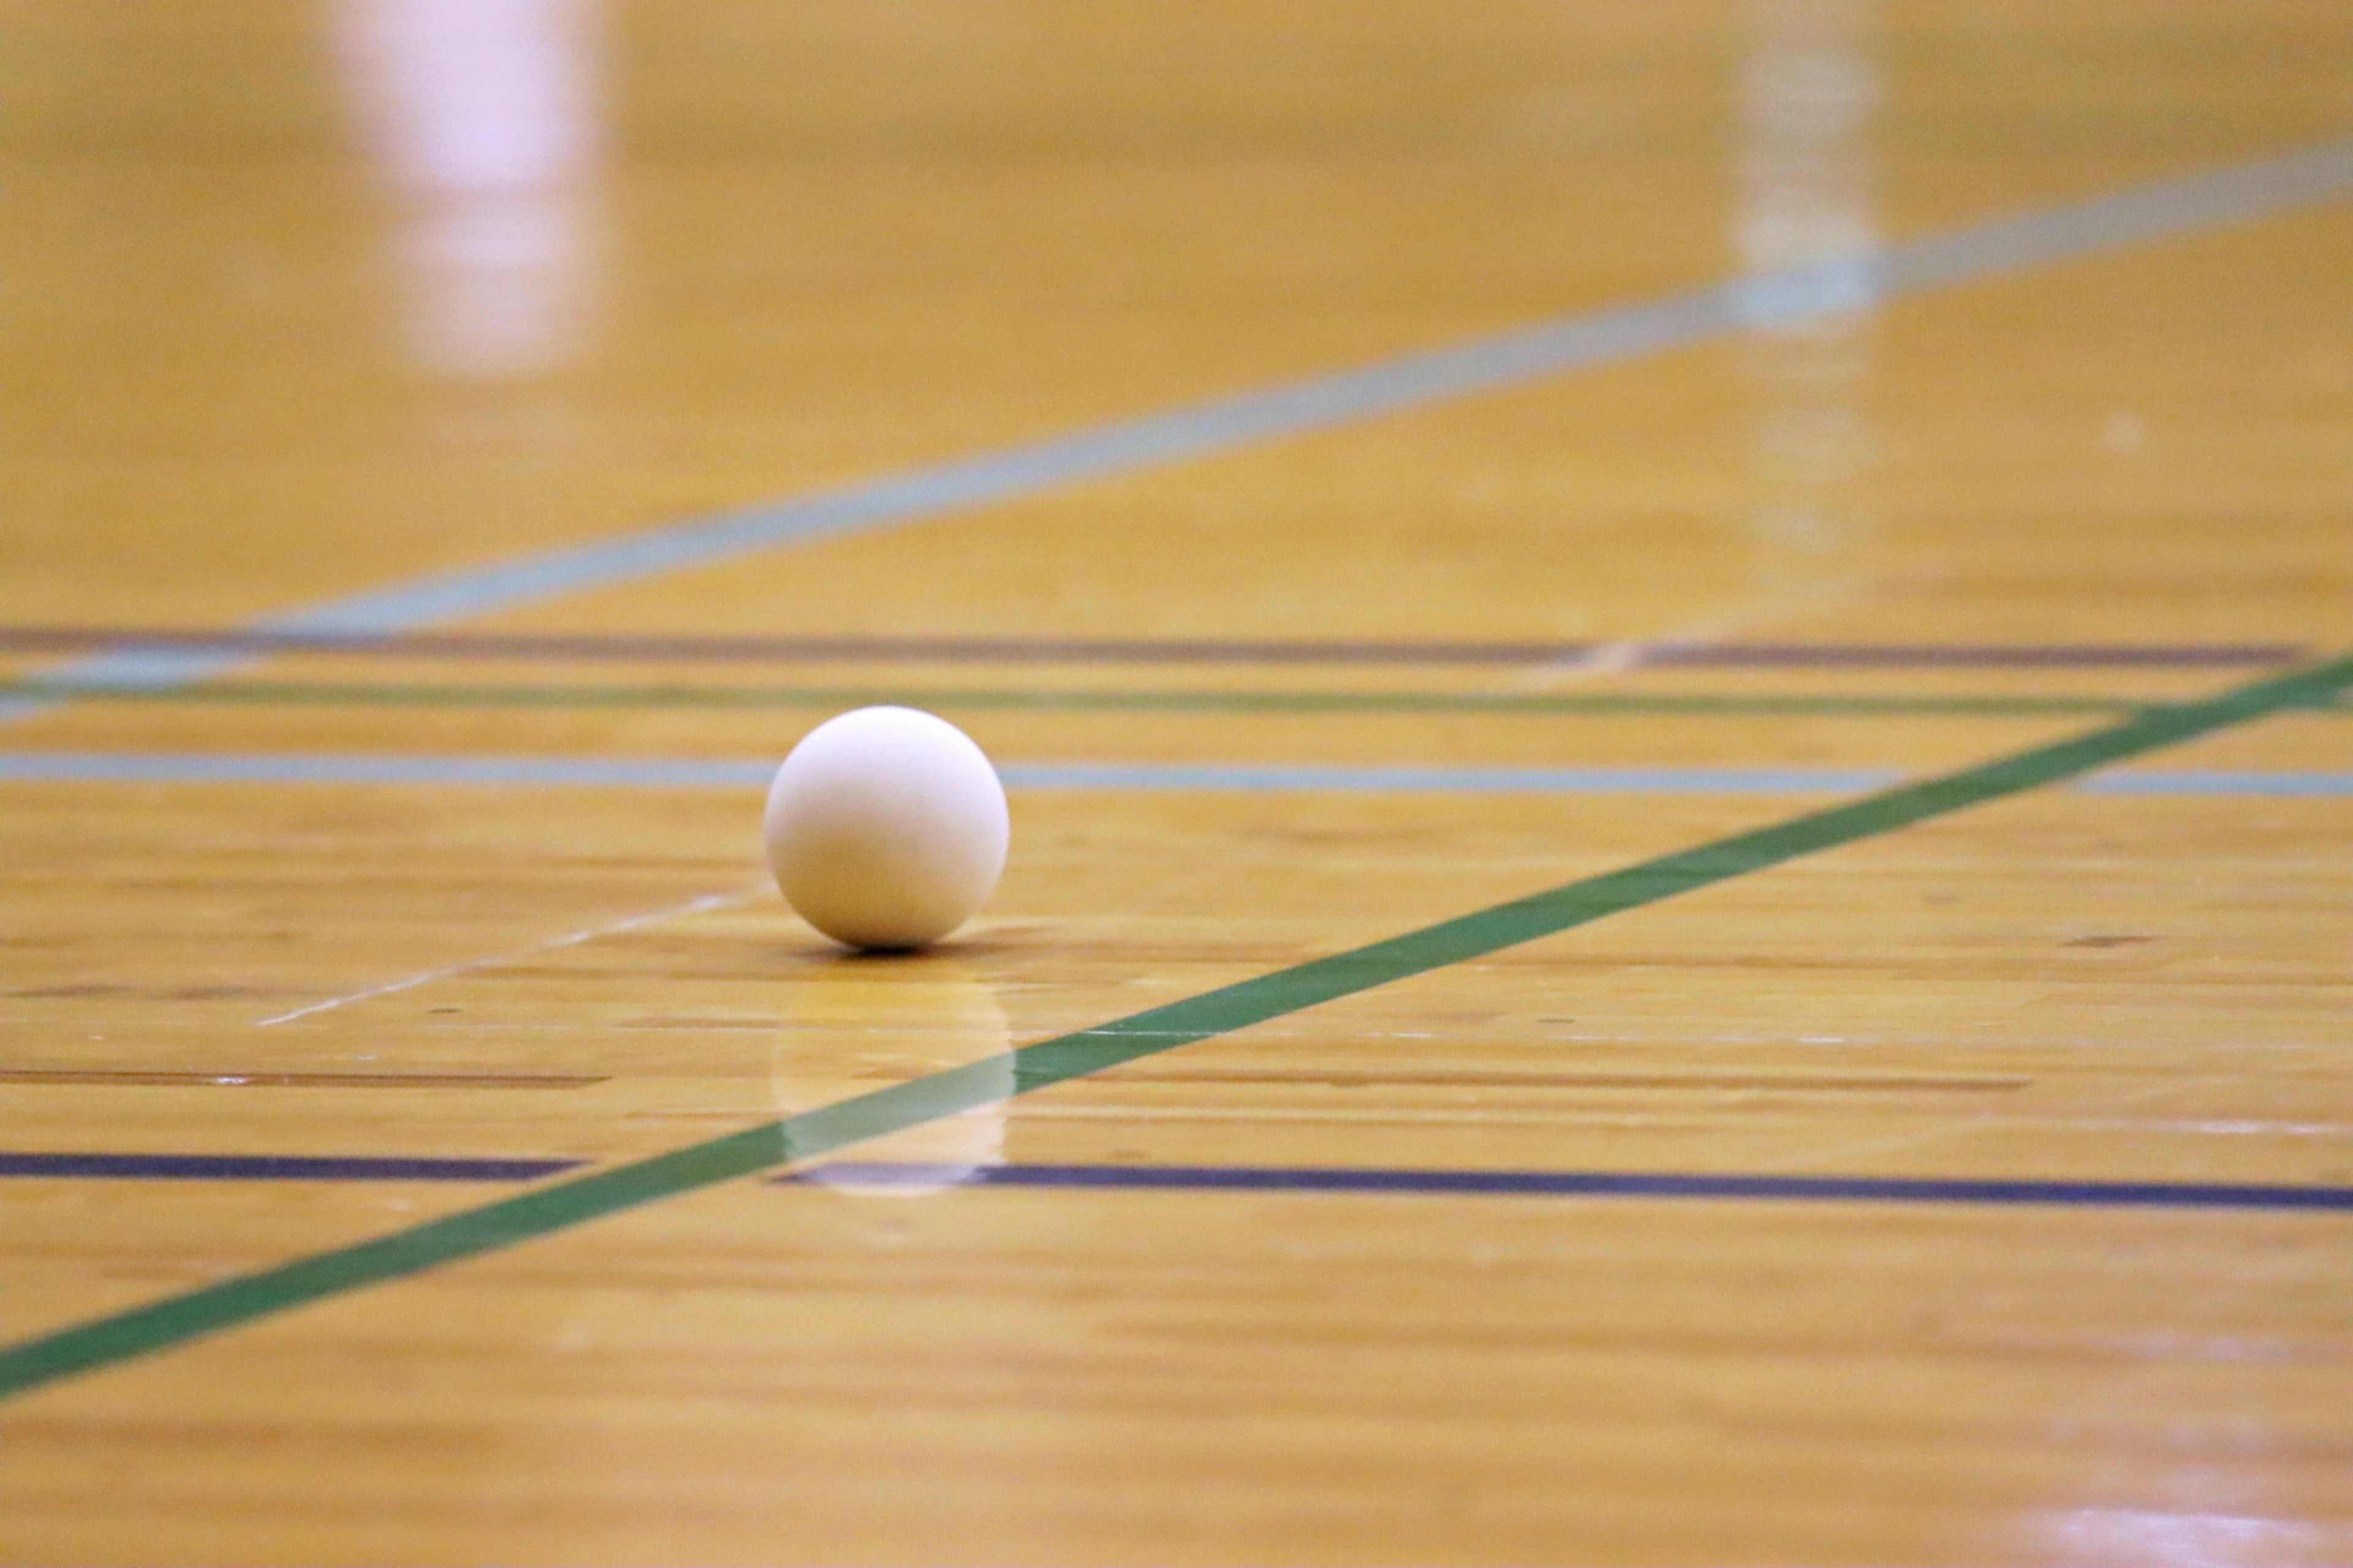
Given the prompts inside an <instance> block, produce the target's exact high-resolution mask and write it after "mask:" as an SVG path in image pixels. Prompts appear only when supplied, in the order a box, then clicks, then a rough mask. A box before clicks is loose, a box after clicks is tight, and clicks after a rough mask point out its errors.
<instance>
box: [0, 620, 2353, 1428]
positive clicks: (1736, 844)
mask: <svg viewBox="0 0 2353 1568" xmlns="http://www.w3.org/2000/svg"><path fill="white" fill-rule="evenodd" d="M2348 686H2353V656H2347V657H2344V658H2337V659H2334V660H2331V661H2329V662H2327V663H2326V664H2321V665H2316V666H2314V667H2312V668H2307V669H2304V670H2300V671H2297V672H2295V673H2292V674H2289V675H2285V676H2280V677H2275V678H2274V679H2268V680H2261V681H2256V682H2254V683H2253V684H2250V685H2247V686H2243V687H2240V688H2238V689H2235V690H2232V691H2229V692H2225V693H2223V694H2222V695H2221V696H2219V697H2214V698H2211V699H2209V700H2205V701H2202V702H2196V703H2185V704H2182V705H2180V706H2178V707H2171V708H2166V709H2161V710H2153V711H2149V712H2144V713H2140V714H2137V715H2135V716H2134V717H2132V718H2130V719H2126V720H2125V721H2122V722H2120V723H2116V724H2112V725H2109V726H2107V727H2106V728H2104V729H2099V730H2094V731H2089V732H2087V733H2085V734H2082V735H2078V736H2074V737H2073V738H2071V739H2068V740H2063V741H2059V742H2053V743H2052V744H2049V745H2042V746H2036V747H2033V748H2031V749H2030V750H2027V751H2023V752H2015V753H2012V754H2011V755H2009V756H2005V757H2000V758H1996V759H1995V760H1993V761H1991V762H1987V763H1978V765H1976V766H1974V767H1968V768H1963V769H1961V770H1960V771H1958V772H1957V773H1947V774H1945V775H1943V776H1941V777H1938V778H1931V779H1926V780H1922V781H1921V782H1919V783H1916V784H1904V785H1901V786H1899V787H1897V788H1894V789H1891V790H1886V791H1883V792H1882V793H1880V794H1878V795H1868V796H1865V797H1863V798H1862V799H1861V800H1857V801H1853V802H1851V803H1849V804H1847V805H1837V806H1832V807H1830V808H1829V809H1827V810H1822V811H1816V812H1810V813H1808V814H1806V815H1805V816H1799V817H1794V818H1791V819H1790V820H1788V821H1787V822H1782V823H1778V824H1776V825H1774V826H1768V827H1762V828H1757V829H1755V830H1753V831H1750V832H1747V833H1740V834H1735V835H1734V836H1733V837H1729V838H1721V839H1718V840H1716V841H1715V842H1714V843H1712V844H1704V845H1700V846H1699V847H1695V848H1691V849H1683V850H1678V851H1675V852H1674V853H1672V854H1668V855H1662V856H1660V857H1658V858H1654V859H1651V860H1646V861H1642V862H1641V863H1639V864H1637V865H1633V866H1629V867H1626V868H1622V869H1620V870H1616V871H1609V872H1605V873H1603V874H1602V875H1600V876H1598V877H1590V878H1587V879H1584V880H1582V881H1577V882H1570V883H1567V885H1565V886H1562V887H1558V888H1554V889H1549V890H1548V891H1546V892H1541V893H1537V894H1535V895H1533V896H1532V897H1529V898H1525V899H1516V900H1512V901H1511V902H1509V903H1503V904H1497V905H1494V906H1493V907H1492V908H1489V909H1484V910H1477V911H1475V912H1473V913H1471V914H1467V915H1461V916H1459V917H1457V918H1455V919H1453V920H1450V921H1440V923H1438V924H1436V925H1432V926H1425V927H1423V928H1422V929H1421V930H1419V931H1409V932H1408V933H1406V934H1405V935H1403V936H1396V937H1391V938H1389V939H1388V940H1387V941H1385V942H1374V943H1372V944H1371V945H1369V946H1366V947H1360V948H1356V949H1354V950H1353V951H1351V952H1339V953H1334V954H1332V955H1330V956H1329V957H1325V958H1318V959H1313V960H1310V961H1309V962H1307V963H1301V964H1296V965H1294V966H1293V967H1292V968H1289V969H1282V970H1277V971H1275V972H1274V973H1271V974H1262V975H1260V976H1258V977H1257V978H1255V979H1252V980H1245V981H1242V982H1240V983H1239V984H1233V985H1228V986H1223V987H1220V988H1219V989H1218V990H1215V991H1209V992H1205V993H1203V994H1200V995H1198V996H1190V997H1187V998H1185V999H1184V1000H1182V1001H1178V1002H1172V1003H1169V1004H1167V1005H1164V1006H1159V1007H1154V1008H1150V1009H1148V1010H1146V1011H1145V1012H1142V1013H1135V1014H1132V1015H1130V1016H1127V1017H1124V1018H1118V1019H1114V1020H1113V1021H1112V1022H1110V1023H1107V1024H1100V1025H1097V1026H1094V1027H1092V1028H1088V1029H1081V1030H1079V1031H1077V1032H1076V1033H1074V1034H1069V1035H1063V1036H1061V1037H1058V1038H1055V1039H1050V1040H1043V1041H1040V1042H1039V1043H1037V1044H1035V1045H1029V1046H1023V1047H1020V1048H1018V1050H1014V1051H1011V1052H1008V1053H1006V1054H1004V1055H1000V1056H997V1057H993V1058H987V1059H986V1060H983V1061H979V1062H975V1063H972V1064H970V1065H968V1066H965V1067H961V1068H953V1069H951V1070H949V1071H947V1072H942V1073H934V1074H933V1075H931V1076H930V1077H927V1078H919V1079H912V1080H910V1081H908V1082H906V1083H902V1084H896V1085H893V1086H892V1087H891V1088H888V1089H877V1090H875V1091H873V1092H872V1093H869V1094H861V1095H859V1096H856V1097H854V1098H852V1099H849V1100H840V1101H838V1102H837V1103H835V1104H832V1105H827V1106H821V1107H819V1108H818V1109H817V1110H810V1111H805V1112H803V1113H801V1114H800V1115H797V1116H792V1117H788V1118H786V1119H785V1120H784V1121H773V1122H768V1123H765V1124H764V1125H762V1126H757V1127H751V1128H746V1129H744V1131H738V1132H731V1133H727V1134H724V1135H723V1136H721V1137H717V1138H713V1139H711V1140H709V1141H708V1142H702V1143H697V1144H693V1145H691V1146H689V1147H687V1148H684V1149H679V1150H676V1151H673V1152H670V1153H667V1154H658V1155H655V1156H654V1157H653V1158H651V1159H648V1160H640V1161H637V1162H634V1163H630V1164H627V1165H617V1166H614V1167H611V1168H610V1169H607V1170H602V1171H598V1172H596V1173H592V1174H589V1175H586V1176H581V1177H576V1178H574V1179H571V1180H566V1181H558V1182H555V1183H554V1184H550V1185H547V1186H543V1187H540V1188H537V1189H535V1190H533V1191H531V1192H527V1193H523V1194H519V1195H517V1196H514V1197H510V1198H505V1199H502V1200H501V1201H499V1202H496V1203H491V1204H486V1205H482V1206H481V1207H479V1208H473V1209H468V1210H464V1211H462V1212H460V1213H458V1214H453V1215H447V1216H445V1217H443V1218H440V1219H436V1220H428V1221H427V1222H426V1223H425V1224H423V1225H419V1226H413V1227H411V1228H410V1229H407V1230H403V1231H397V1232H395V1233H394V1234H392V1235H390V1236H385V1237H377V1238H376V1239H375V1240H372V1241H363V1242H360V1243H357V1244H356V1245H353V1246H351V1247H339V1248H336V1249H335V1250H333V1251H331V1252H322V1253H317V1254H314V1255H312V1256H311V1257H308V1258H298V1259H297V1260H295V1261H294V1262H291V1263H286V1264H281V1265H279V1266H278V1267H276V1268H265V1269H263V1270H261V1271H260V1272H259V1273H255V1274H248V1275H245V1276H243V1277H241V1278H238V1279H227V1280H224V1281H222V1282H221V1283H219V1284H216V1285H208V1286H204V1287H202V1288H200V1289H195V1290H190V1291H187V1292H185V1293H184V1294H182V1295H177V1296H171V1297H166V1298H165V1299H164V1300H160V1301H154V1302H151V1303H149V1304H148V1305H145V1306H142V1307H133V1308H131V1309H130V1310H125V1311H121V1312H116V1313H113V1314H111V1315H110V1316H107V1317H103V1318H97V1319H93V1320H91V1321H88V1322H84V1323H80V1324H77V1325H75V1326H73V1327H70V1328H66V1329H61V1330H58V1331H55V1332H52V1333H47V1334H43V1335H40V1336H38V1337H37V1338H35V1339H30V1340H26V1341H23V1342H19V1343H16V1344H15V1345H11V1346H8V1347H6V1348H5V1349H0V1397H5V1396H6V1395H10V1394H23V1393H26V1392H27V1391H29V1390H32V1389H36V1388H39V1387H42V1386H43V1385H45V1384H53V1383H56V1382H58V1381H59V1380H61V1379H64V1378H68V1377H71V1376H74V1375H76V1374H77V1373H85V1372H90V1371H94V1370H97V1369H99V1368H101V1367H106V1366H111V1365H113V1364H115V1363H120V1362H125V1361H130V1360H132V1359H133V1358H135V1357H138V1356H143V1355H150V1354H153V1353H155V1352H159V1351H164V1350H169V1349H171V1348H173V1347H174V1346H177V1345H182V1344H185V1343H187V1342H190V1341H192V1340H195V1339H199V1338H201V1337H203V1336H205V1335H207V1334H213V1333H217V1332H220V1331H223V1330H226V1329H231V1328H235V1327H237V1326H238V1325H240V1324H244V1323H249V1322H253V1321H257V1320H259V1319H262V1318H266V1317H269V1316H271V1315H273V1314H275V1313H278V1312H283V1311H289V1310H293V1309H295V1308H297V1307H302V1306H307V1305H309V1304H310V1303H311V1302H314V1301H322V1300H327V1299H329V1298H331V1297H334V1296H339V1295H343V1294H344V1293H346V1292H349V1291H353V1290H357V1289H363V1288H364V1287H366V1286H369V1285H375V1284H381V1283H383V1282H385V1281H387V1280H392V1279H402V1278H404V1277H406V1276H409V1275H413V1274H418V1273H422V1272H424V1271H425V1270H427V1269H430V1268H438V1267H440V1266H441V1265H443V1264H448V1263H455V1262H458V1261H459V1260H461V1259H464V1258H475V1257H480V1256H481V1255H483V1254H485V1253H490V1252H495V1251H497V1250H499V1249H500V1248H502V1247H513V1246H517V1245H519V1244H521V1243H522V1242H526V1241H530V1240H533V1239H534V1238H536V1237H543V1236H549V1235H553V1234H554V1233H555V1232H557V1231H561V1230H566V1229H569V1228H571V1227H572V1226H578V1225H585V1224H586V1223H588V1222H589V1221H591V1220H596V1219H601V1218H603V1217H605V1216H606V1215H614V1214H618V1213H620V1212H622V1211H623V1210H626V1209H630V1208H634V1207H637V1206H638V1205H642V1204H649V1203H654V1202H658V1201H659V1200H661V1199H664V1198H670V1197H677V1196H680V1195H681V1194H687V1193H691V1192H696V1191H699V1190H701V1189H702V1188H705V1187H710V1186H714V1185H716V1184H720V1183H723V1182H729V1181H733V1180H736V1179H738V1178H741V1177H744V1176H751V1175H755V1174H757V1173H761V1172H763V1171H767V1170H771V1169H774V1168H775V1167H776V1166H778V1165H782V1164H786V1163H791V1162H794V1161H798V1160H807V1159H810V1158H813V1157H815V1156H818V1155H822V1154H829V1153H832V1152H836V1151H838V1150H840V1149H844V1148H848V1147H849V1146H850V1145H852V1144H855V1143H860V1142H865V1141H866V1140H868V1139H871V1138H878V1137H881V1136H882V1135H884V1134H886V1133H891V1132H898V1131H904V1130H906V1129H908V1128H911V1127H915V1126H919V1125H921V1124H923V1123H925V1122H929V1121H938V1120H941V1119H943V1118H945V1117H949V1116H955V1115H958V1114H961V1113H962V1112H965V1111H967V1110H976V1109H977V1108H979V1107H981V1106H984V1105H988V1104H992V1103H995V1102H996V1101H997V1100H1002V1099H1004V1098H1005V1094H1006V1090H1005V1080H1006V1073H1007V1068H1008V1065H1009V1066H1010V1068H1011V1069H1012V1078H1013V1091H1012V1092H1014V1093H1015V1094H1028V1093H1031V1092H1034V1091H1035V1090H1038V1089H1045V1088H1048V1087H1050V1085H1053V1084H1058V1083H1065V1082H1068V1081H1070V1080H1071V1079H1078V1078H1083V1077H1085V1076H1087V1075H1088V1074H1090V1073H1096V1072H1101V1071H1103V1070H1104V1069H1105V1068H1114V1067H1118V1066H1121V1065H1123V1064H1124V1063H1127V1062H1132V1061H1135V1060H1137V1059H1139V1058H1144V1057H1148V1056H1153V1055H1155V1054H1157V1053H1159V1052H1162V1051H1166V1050H1172V1049H1174V1048H1175V1047H1178V1046H1183V1045H1188V1044H1191V1043H1192V1042H1194V1041H1197V1040H1203V1039H1208V1038H1209V1037H1211V1036H1215V1035H1223V1034H1228V1033H1230V1032H1231V1031H1233V1030H1236V1029H1241V1028H1247V1027H1249V1026H1251V1025H1253V1024H1262V1023H1266V1022H1268V1021H1270V1020H1271V1019H1275V1018H1280V1017H1283V1016H1287V1015H1289V1014H1293V1013H1296V1012H1299V1011H1301V1010H1302V1009H1303V1008H1307V1007H1313V1006H1315V1005H1319V1004H1321V1003H1324V1002H1330V1001H1334V1000H1336V999H1337V998H1340V997H1343V996H1349V995H1353V994H1356V993H1357V992H1360V991H1366V990H1370V989H1372V988H1373V987H1375V986H1378V985H1386V984H1389V983H1390V982H1392V981H1396V980H1402V979H1405V978H1407V977H1409V976H1411V975H1416V974H1423V973H1429V972H1430V971H1431V970H1435V969H1442V968H1445V967H1447V966H1449V965H1451V964H1456V963H1465V962H1468V961H1470V960H1472V959H1476V958H1482V957H1484V956H1486V955H1487V954H1489V953H1493V952H1499V951H1501V950H1503V949H1504V948H1509V947H1515V946H1517V945H1519V944H1520V943H1522V942H1533V941H1535V940H1536V939H1537V938H1539V937H1546V936H1551V935H1554V934H1556V932H1560V931H1568V930H1570V929H1572V928H1574V927H1577V926H1581V925H1585V924H1587V923H1588V922H1590V921H1598V920H1600V919H1602V918H1603V917H1605V916H1608V915H1613V914H1618V913H1620V912H1622V911H1624V910H1632V909H1639V908H1641V907H1642V906H1643V905H1646V904H1653V903H1657V902H1659V901H1660V900H1663V899H1671V898H1673V897H1674V896H1675V895H1677V894H1679V893H1687V892H1691V891H1693V890H1694V889H1700V888H1705V887H1708V886H1711V885H1713V884H1715V883H1717V882H1723V881H1727V880H1729V879H1733V878H1736V877H1742V876H1746V875H1747V874H1748V873H1750V872H1752V871H1761V870H1764V869H1766V868H1768V867H1773V866H1778V865H1781V864H1783V863H1784V862H1786V861H1789V860H1794V859H1797V858H1799V857H1801V856H1806V855H1812V854H1816V853H1819V852H1820V851H1822V850H1826V849H1831V848H1835V847H1839V846H1841V845H1845V844H1852V843H1854V842H1856V841H1858V840H1861V839H1865V838H1872V837H1878V836H1880V835H1883V834H1887V833H1893V832H1895V831H1897V830H1898V829H1900V828H1904V827H1907V826H1912V825H1913V824H1915V823H1919V822H1926V821H1928V820H1930V819H1932V818H1935V817H1940V816H1948V815H1950V814H1952V813H1954V812H1957V811H1961V810H1965V809H1967V808H1968V807H1969V806H1973V805H1983V804H1985V803H1986V802H1989V801H1994V800H2000V799H2002V798H2003V797H2005V796H2009V795H2019V794H2021V793H2023V792H2025V791H2028V790H2032V789H2036V788H2039V787H2041V786H2042V785H2044V784H2054V783H2056V782H2058V781H2060V780H2062V779H2068V778H2073V777H2076V776H2078V775H2080V774H2083V773H2089V772H2091V771H2093V770H2094V769H2096V768H2103V767H2107V766H2109V765H2111V764H2113V763H2119V762H2123V761H2125V760H2126V759H2128V758H2132V757H2137V756H2140V755H2142V754H2144V753H2146V752H2153V751H2156V750H2158V749H2159V748H2162V747H2165V746H2170V745H2175V744H2178V743H2179V742H2184V741H2189V740H2193V739H2196V738H2197V737H2199V736H2200V735H2206V734H2211V733H2213V732H2215V731H2221V730H2227V729H2230V728H2231V727H2232V726H2234V725H2238V724H2243V723H2246V722H2248V721H2251V720H2255V719H2260V718H2263V717H2264V716H2265V715H2268V714H2273V713H2277V712H2280V711H2281V710H2285V709H2291V708H2299V707H2306V706H2308V705H2310V704H2311V703H2313V702H2315V701H2316V700H2323V699H2327V698H2328V697H2330V696H2333V695H2334V694H2336V693H2338V692H2341V691H2343V690H2345V689H2347V688H2348Z"/></svg>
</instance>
